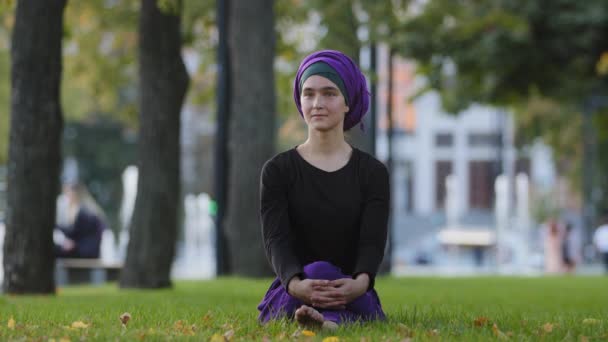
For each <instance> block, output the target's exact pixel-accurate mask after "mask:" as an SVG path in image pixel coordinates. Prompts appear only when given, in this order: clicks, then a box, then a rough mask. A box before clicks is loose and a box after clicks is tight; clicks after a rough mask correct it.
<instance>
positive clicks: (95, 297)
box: [0, 277, 608, 341]
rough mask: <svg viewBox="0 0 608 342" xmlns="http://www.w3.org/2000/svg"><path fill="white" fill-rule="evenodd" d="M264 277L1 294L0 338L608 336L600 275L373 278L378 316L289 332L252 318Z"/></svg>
mask: <svg viewBox="0 0 608 342" xmlns="http://www.w3.org/2000/svg"><path fill="white" fill-rule="evenodd" d="M269 283H270V280H247V279H236V278H224V279H219V280H213V281H200V282H178V283H176V284H175V288H174V289H173V290H153V291H152V290H150V291H137V290H129V291H121V290H118V289H117V288H116V287H115V286H113V285H108V286H105V287H72V288H63V289H60V290H59V292H58V295H57V296H26V297H13V296H1V297H0V340H2V341H7V340H36V341H48V340H51V339H54V340H55V341H60V340H62V339H64V340H71V341H79V340H100V341H106V340H112V341H114V340H139V339H144V340H162V341H164V340H170V339H177V340H182V339H184V340H192V341H207V340H210V339H211V340H214V341H216V340H217V341H220V340H223V338H222V339H218V338H219V337H220V336H223V335H225V334H226V335H227V336H228V337H230V336H232V337H231V340H232V341H249V340H272V341H275V340H296V339H297V340H317V341H322V340H323V339H326V338H328V337H331V336H336V337H337V338H339V340H340V341H385V340H389V341H402V340H407V339H408V338H410V339H411V340H413V341H426V340H436V341H452V340H461V341H487V340H502V339H509V340H514V341H587V340H588V341H602V340H604V341H606V340H608V277H545V278H511V277H479V278H386V279H378V282H377V286H376V288H377V290H378V292H379V294H380V299H381V300H382V304H383V306H384V309H385V312H386V313H387V315H388V317H389V318H388V321H387V322H374V323H368V324H361V325H358V324H357V325H351V326H345V327H341V328H340V329H338V330H337V331H335V332H332V333H324V332H316V335H315V336H313V337H308V336H306V334H300V336H299V337H294V336H293V335H294V332H296V331H297V330H298V327H297V325H296V324H294V323H293V322H286V321H281V322H274V323H272V324H268V325H266V326H261V325H259V324H258V323H257V321H256V318H257V310H256V306H257V304H258V302H259V300H260V299H261V297H262V296H263V294H264V292H265V290H266V288H267V286H268V285H269ZM124 312H129V313H130V314H131V316H132V318H131V320H130V321H129V322H128V325H127V327H126V328H124V327H123V326H122V324H121V322H120V320H119V316H120V315H121V314H122V313H124ZM74 322H82V323H84V325H83V326H82V327H80V328H78V327H77V326H78V324H79V323H76V324H75V325H74V326H73V324H74ZM494 324H495V325H496V326H495V327H494ZM84 326H86V327H84ZM215 334H217V335H216V336H215V338H213V336H214V335H215ZM296 335H297V334H296ZM330 340H332V339H327V340H326V341H330Z"/></svg>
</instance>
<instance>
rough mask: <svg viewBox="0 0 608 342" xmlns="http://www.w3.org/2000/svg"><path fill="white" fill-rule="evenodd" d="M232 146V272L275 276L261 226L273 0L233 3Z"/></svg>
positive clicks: (271, 112) (270, 115)
mask: <svg viewBox="0 0 608 342" xmlns="http://www.w3.org/2000/svg"><path fill="white" fill-rule="evenodd" d="M228 13H229V20H228V25H229V28H228V44H229V49H230V61H231V62H230V75H231V79H230V85H231V90H230V94H231V96H230V98H231V103H230V106H229V107H230V120H231V122H230V133H229V137H230V141H229V146H228V148H229V154H230V155H229V160H230V161H229V178H228V187H229V191H228V208H227V212H226V224H225V225H224V230H225V232H226V237H227V239H228V242H229V244H228V245H229V252H228V253H229V255H230V257H229V259H230V263H231V270H232V272H233V273H235V274H240V275H245V276H267V275H270V274H272V273H271V271H270V266H269V265H268V261H267V260H266V257H265V254H264V248H263V244H262V235H261V230H260V221H259V177H260V171H261V168H262V165H263V164H264V162H265V161H266V160H267V159H269V158H270V157H272V154H273V152H274V137H275V133H274V132H275V119H274V116H275V89H274V74H273V64H274V49H275V35H274V13H273V1H272V0H248V1H230V8H229V11H228Z"/></svg>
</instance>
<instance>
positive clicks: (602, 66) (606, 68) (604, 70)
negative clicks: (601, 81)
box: [595, 51, 608, 76]
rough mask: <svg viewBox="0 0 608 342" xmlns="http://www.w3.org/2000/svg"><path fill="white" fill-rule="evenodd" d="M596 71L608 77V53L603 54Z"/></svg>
mask: <svg viewBox="0 0 608 342" xmlns="http://www.w3.org/2000/svg"><path fill="white" fill-rule="evenodd" d="M595 71H597V74H598V75H600V76H606V75H608V51H606V52H604V53H602V55H601V56H600V59H599V60H598V61H597V64H596V65H595Z"/></svg>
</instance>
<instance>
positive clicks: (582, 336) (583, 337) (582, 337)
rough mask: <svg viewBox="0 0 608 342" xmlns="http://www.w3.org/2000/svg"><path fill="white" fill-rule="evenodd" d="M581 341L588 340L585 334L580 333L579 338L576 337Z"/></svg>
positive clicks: (585, 341) (587, 341) (586, 341)
mask: <svg viewBox="0 0 608 342" xmlns="http://www.w3.org/2000/svg"><path fill="white" fill-rule="evenodd" d="M578 340H579V341H581V342H589V337H587V336H585V335H581V338H579V339H578Z"/></svg>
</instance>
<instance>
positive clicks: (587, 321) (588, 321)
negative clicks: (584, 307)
mask: <svg viewBox="0 0 608 342" xmlns="http://www.w3.org/2000/svg"><path fill="white" fill-rule="evenodd" d="M599 322H601V321H600V320H599V319H595V318H585V319H584V320H583V324H598V323H599Z"/></svg>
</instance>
